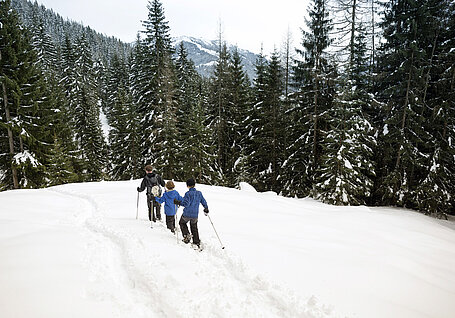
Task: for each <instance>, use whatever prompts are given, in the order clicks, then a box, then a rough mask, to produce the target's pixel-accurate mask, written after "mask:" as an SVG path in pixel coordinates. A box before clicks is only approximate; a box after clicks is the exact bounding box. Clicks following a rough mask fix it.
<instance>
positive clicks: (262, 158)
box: [252, 51, 285, 193]
mask: <svg viewBox="0 0 455 318" xmlns="http://www.w3.org/2000/svg"><path fill="white" fill-rule="evenodd" d="M258 62H259V63H258V65H257V68H259V69H258V79H257V81H256V90H257V93H256V98H257V99H256V107H255V108H256V109H255V110H256V118H255V120H256V121H257V122H256V129H255V131H254V135H253V137H252V138H253V141H254V144H255V145H256V151H255V152H254V154H253V155H252V156H253V157H255V159H254V162H255V163H256V164H257V169H258V170H257V175H256V177H255V179H256V180H257V184H256V187H257V188H258V190H261V191H275V192H278V193H280V192H281V189H282V184H281V182H282V178H283V176H282V175H281V172H282V171H281V167H282V165H283V161H284V157H283V153H284V150H285V138H284V134H285V130H284V129H283V127H284V125H285V120H284V111H283V102H282V101H283V100H284V81H283V80H284V78H283V69H282V67H281V64H280V61H279V55H278V52H277V51H274V53H273V54H272V56H271V59H270V62H269V63H267V65H266V66H265V69H264V70H262V69H261V67H262V65H261V61H260V60H259V61H258ZM260 72H264V73H262V74H260ZM262 81H263V83H261V82H262ZM259 98H262V100H260V99H259Z"/></svg>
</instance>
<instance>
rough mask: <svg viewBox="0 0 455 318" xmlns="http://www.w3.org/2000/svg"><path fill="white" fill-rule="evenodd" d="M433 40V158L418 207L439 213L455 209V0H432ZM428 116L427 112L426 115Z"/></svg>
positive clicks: (428, 97) (428, 94) (429, 84)
mask: <svg viewBox="0 0 455 318" xmlns="http://www.w3.org/2000/svg"><path fill="white" fill-rule="evenodd" d="M427 6H428V8H427V10H429V11H430V12H431V16H432V19H430V21H432V23H427V26H426V28H431V30H429V32H428V35H426V36H427V37H429V41H430V42H432V45H431V53H430V55H429V58H430V61H429V65H428V67H427V69H426V70H425V73H426V85H425V94H424V101H425V102H426V105H427V106H428V109H427V110H426V111H425V114H427V115H426V119H427V121H428V124H429V130H430V131H431V135H432V137H431V142H430V143H429V144H428V145H427V147H428V148H429V153H430V155H429V160H428V162H427V165H426V171H425V172H424V179H423V181H422V182H421V183H420V184H419V185H418V189H417V204H418V208H419V209H420V210H421V211H425V213H428V214H432V215H435V216H437V217H445V213H452V214H453V213H454V212H455V186H454V183H453V181H452V180H455V146H454V142H453V141H454V140H455V51H454V49H453V48H454V47H455V3H453V2H452V3H450V1H429V2H428V4H427ZM424 116H425V115H424Z"/></svg>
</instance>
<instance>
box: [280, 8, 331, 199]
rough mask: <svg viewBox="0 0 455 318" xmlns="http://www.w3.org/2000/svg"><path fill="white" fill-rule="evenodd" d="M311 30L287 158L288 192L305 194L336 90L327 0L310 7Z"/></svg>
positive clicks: (298, 71) (297, 69)
mask: <svg viewBox="0 0 455 318" xmlns="http://www.w3.org/2000/svg"><path fill="white" fill-rule="evenodd" d="M308 13H309V17H310V19H309V20H308V21H307V23H306V24H307V27H308V29H309V31H308V32H306V31H302V32H303V39H302V46H303V50H301V49H297V53H298V54H299V55H300V56H301V57H302V60H296V61H295V63H296V64H295V66H294V68H293V71H294V73H293V74H294V76H293V85H294V89H295V92H294V93H293V94H292V105H291V108H290V110H289V114H290V116H291V119H290V120H291V122H292V123H293V124H292V126H291V127H290V137H289V142H290V149H289V158H288V160H287V161H286V162H285V167H286V175H287V176H288V177H287V183H286V184H285V186H284V190H285V193H286V194H288V195H292V196H295V195H297V196H305V195H308V194H309V193H310V191H311V190H312V188H313V185H314V182H315V179H317V171H318V169H319V166H320V164H321V155H322V145H321V140H322V138H323V137H324V134H325V132H326V130H327V123H326V122H325V120H324V114H325V113H326V111H327V110H328V109H330V108H331V104H332V100H333V93H334V83H333V77H334V67H333V65H332V63H331V59H330V56H329V54H328V53H327V49H328V47H329V45H330V44H331V40H330V38H329V32H330V30H331V29H332V28H333V25H332V23H331V20H330V19H329V17H328V16H329V12H328V9H327V1H326V0H314V1H312V4H310V6H309V9H308Z"/></svg>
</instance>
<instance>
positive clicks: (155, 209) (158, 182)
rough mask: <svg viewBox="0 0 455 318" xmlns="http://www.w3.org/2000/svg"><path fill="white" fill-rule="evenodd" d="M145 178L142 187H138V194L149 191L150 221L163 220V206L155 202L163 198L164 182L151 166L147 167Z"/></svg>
mask: <svg viewBox="0 0 455 318" xmlns="http://www.w3.org/2000/svg"><path fill="white" fill-rule="evenodd" d="M145 173H146V174H145V177H144V179H142V182H141V186H140V187H137V191H138V192H142V191H144V190H145V189H147V207H148V211H149V220H150V221H153V222H156V220H157V219H158V220H161V211H160V209H161V205H160V204H159V203H158V202H156V201H155V197H161V192H162V190H161V187H164V180H163V179H162V178H161V176H160V175H159V174H158V173H157V172H156V171H155V170H153V167H152V166H151V165H146V166H145Z"/></svg>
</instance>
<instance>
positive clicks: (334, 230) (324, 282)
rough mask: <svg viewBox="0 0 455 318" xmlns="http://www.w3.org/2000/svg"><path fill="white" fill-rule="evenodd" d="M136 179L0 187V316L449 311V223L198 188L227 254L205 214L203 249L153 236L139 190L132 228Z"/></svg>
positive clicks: (454, 243) (452, 286)
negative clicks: (34, 187) (11, 188)
mask: <svg viewBox="0 0 455 318" xmlns="http://www.w3.org/2000/svg"><path fill="white" fill-rule="evenodd" d="M138 184H139V181H138V180H136V181H126V182H98V183H85V184H70V185H64V186H57V187H53V188H49V189H40V190H15V191H7V192H2V193H0V259H1V262H0V308H1V309H0V312H1V314H0V316H1V317H2V318H38V317H43V318H44V317H45V318H53V317H58V318H61V317H122V318H124V317H131V318H133V317H134V318H141V317H144V318H145V317H147V318H150V317H173V318H174V317H307V318H311V317H367V318H376V317H377V318H379V317H381V318H384V317H387V318H390V317H399V318H406V317H409V318H423V317H432V318H449V317H454V316H455V230H454V229H453V228H451V226H452V224H451V223H449V222H446V221H437V220H435V219H431V218H428V217H425V216H423V215H421V214H418V213H415V212H411V211H407V210H401V209H386V208H366V207H335V206H328V205H324V204H321V203H318V202H315V201H313V200H308V199H300V200H299V199H291V198H283V197H279V196H277V195H275V194H274V193H256V192H255V191H254V189H251V188H250V187H247V186H245V187H244V188H243V190H235V189H227V188H222V187H211V186H205V185H198V186H197V188H198V189H199V190H201V191H202V192H203V194H204V196H205V198H206V199H207V202H208V204H209V208H210V215H211V219H212V221H213V223H214V225H215V227H216V230H217V231H218V233H219V235H220V238H221V240H222V242H223V244H224V245H225V246H226V249H224V250H222V249H221V245H220V242H219V241H218V239H217V237H216V235H215V233H214V231H213V228H212V226H211V224H210V222H209V220H208V218H207V217H206V216H204V215H203V214H202V213H201V215H200V219H199V230H200V235H201V240H202V241H203V242H204V243H205V245H206V248H205V250H204V251H202V252H199V251H195V250H192V249H191V248H190V247H189V246H188V245H185V244H183V243H182V242H178V240H177V239H176V237H175V236H173V235H172V234H171V233H170V232H169V231H168V230H166V229H165V225H164V224H162V223H159V224H157V225H156V226H155V227H154V228H153V229H151V228H150V226H149V225H150V224H149V222H148V220H147V217H146V209H145V205H146V203H145V197H144V195H143V194H142V196H141V197H140V202H139V203H140V209H139V219H138V220H136V198H137V195H136V191H135V189H136V186H137V185H138ZM177 190H178V191H179V192H180V194H182V195H183V194H184V193H185V191H186V188H185V186H184V184H183V183H177ZM180 213H181V210H180V211H179V214H180ZM179 235H180V233H179Z"/></svg>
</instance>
